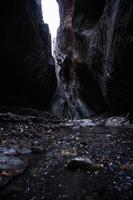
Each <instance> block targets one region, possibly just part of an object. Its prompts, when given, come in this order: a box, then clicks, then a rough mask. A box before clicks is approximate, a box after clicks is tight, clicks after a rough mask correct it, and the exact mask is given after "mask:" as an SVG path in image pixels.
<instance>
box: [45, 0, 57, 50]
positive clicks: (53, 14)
mask: <svg viewBox="0 0 133 200" xmlns="http://www.w3.org/2000/svg"><path fill="white" fill-rule="evenodd" d="M42 11H43V19H44V22H45V23H47V24H48V25H49V29H50V33H51V39H52V49H53V45H54V44H53V43H54V41H55V38H56V35H57V29H58V27H59V22H60V18H59V8H58V4H57V2H56V0H42Z"/></svg>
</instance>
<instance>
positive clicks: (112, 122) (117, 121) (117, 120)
mask: <svg viewBox="0 0 133 200" xmlns="http://www.w3.org/2000/svg"><path fill="white" fill-rule="evenodd" d="M124 125H125V126H128V125H129V121H128V120H127V119H126V118H125V117H110V118H108V119H107V120H106V123H105V126H114V127H119V126H124Z"/></svg>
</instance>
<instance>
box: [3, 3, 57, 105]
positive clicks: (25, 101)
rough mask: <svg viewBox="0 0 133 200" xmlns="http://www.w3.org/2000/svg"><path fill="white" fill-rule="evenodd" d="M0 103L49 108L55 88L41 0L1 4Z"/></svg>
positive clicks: (48, 39)
mask: <svg viewBox="0 0 133 200" xmlns="http://www.w3.org/2000/svg"><path fill="white" fill-rule="evenodd" d="M0 21H1V23H0V25H1V28H0V29H1V35H0V44H1V45H0V52H1V53H0V104H4V105H14V106H25V107H43V108H48V104H49V103H50V102H51V98H52V95H53V93H54V91H55V89H56V75H55V67H54V60H53V58H52V56H51V36H50V33H49V28H48V25H47V24H44V22H43V17H42V10H41V0H31V1H27V0H23V1H17V0H14V1H13V2H12V1H9V0H8V1H5V2H3V3H2V4H1V19H0Z"/></svg>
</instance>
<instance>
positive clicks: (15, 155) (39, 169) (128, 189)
mask: <svg viewBox="0 0 133 200" xmlns="http://www.w3.org/2000/svg"><path fill="white" fill-rule="evenodd" d="M0 199H1V200H18V199H19V200H60V199H61V200H105V199H106V200H112V199H113V200H114V199H117V200H119V199H120V200H129V199H133V126H132V124H130V122H129V121H128V120H127V119H126V118H124V117H108V118H107V117H105V116H99V117H93V118H92V119H88V120H87V119H86V120H77V121H76V120H75V121H65V120H62V121H61V120H60V119H59V118H57V117H51V116H50V115H49V114H48V113H44V112H41V111H35V110H18V111H14V110H11V111H10V112H6V111H5V110H4V112H3V110H2V111H1V113H0Z"/></svg>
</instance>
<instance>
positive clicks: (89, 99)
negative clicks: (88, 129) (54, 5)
mask: <svg viewBox="0 0 133 200" xmlns="http://www.w3.org/2000/svg"><path fill="white" fill-rule="evenodd" d="M57 2H58V4H59V10H60V17H61V24H60V27H59V30H58V36H57V48H56V56H57V61H58V64H59V65H60V66H61V71H60V76H61V80H62V81H63V83H64V85H65V86H64V87H65V88H66V89H65V93H67V94H68V98H67V99H69V100H70V101H71V102H72V104H73V105H72V106H73V107H74V109H75V110H76V111H77V112H78V113H79V114H80V115H81V116H82V115H83V117H84V109H83V105H85V108H86V109H88V114H89V112H90V114H91V113H92V111H93V112H94V113H101V112H106V111H108V112H111V113H123V112H125V113H126V112H128V111H130V110H131V109H132V107H133V78H132V67H133V1H132V0H126V1H125V0H101V1H97V0H64V1H62V0H58V1H57ZM69 100H68V101H69Z"/></svg>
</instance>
